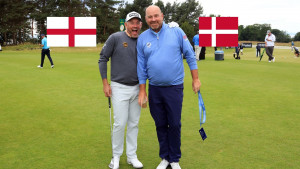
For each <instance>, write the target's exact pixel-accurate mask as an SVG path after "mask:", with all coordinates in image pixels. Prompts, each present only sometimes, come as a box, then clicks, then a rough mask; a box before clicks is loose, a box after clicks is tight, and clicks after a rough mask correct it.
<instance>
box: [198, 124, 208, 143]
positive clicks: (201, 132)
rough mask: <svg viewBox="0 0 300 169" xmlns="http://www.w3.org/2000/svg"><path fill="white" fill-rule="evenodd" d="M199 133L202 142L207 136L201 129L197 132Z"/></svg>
mask: <svg viewBox="0 0 300 169" xmlns="http://www.w3.org/2000/svg"><path fill="white" fill-rule="evenodd" d="M199 133H200V135H201V138H202V140H203V141H204V140H205V139H206V138H207V136H206V134H205V131H204V129H203V127H202V128H201V129H200V130H199Z"/></svg>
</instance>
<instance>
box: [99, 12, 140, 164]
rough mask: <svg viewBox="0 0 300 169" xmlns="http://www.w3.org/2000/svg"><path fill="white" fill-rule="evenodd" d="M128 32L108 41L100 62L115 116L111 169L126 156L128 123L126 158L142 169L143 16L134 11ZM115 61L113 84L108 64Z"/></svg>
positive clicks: (111, 36) (112, 76)
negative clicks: (139, 147)
mask: <svg viewBox="0 0 300 169" xmlns="http://www.w3.org/2000/svg"><path fill="white" fill-rule="evenodd" d="M125 27H126V30H125V32H116V33H114V34H112V35H110V36H109V38H108V39H107V41H106V42H105V44H104V46H103V48H102V51H101V53H100V59H99V62H98V63H99V70H100V74H101V77H102V83H103V92H104V94H105V96H106V97H111V99H112V105H113V114H114V125H113V134H112V149H113V158H112V160H111V162H110V164H109V167H110V168H113V169H118V168H119V161H120V156H121V155H122V154H123V145H124V133H125V126H126V124H127V135H126V155H127V162H128V164H132V165H133V167H134V168H142V167H143V164H142V163H141V162H140V161H139V160H138V158H137V154H136V150H137V136H138V123H139V119H140V114H141V106H140V105H139V104H138V94H139V82H138V78H137V50H136V43H137V38H138V36H139V34H140V30H141V27H142V19H141V15H140V14H139V13H137V12H134V11H133V12H130V13H128V14H127V16H126V20H125ZM109 58H111V84H110V85H109V83H108V80H107V62H108V61H109Z"/></svg>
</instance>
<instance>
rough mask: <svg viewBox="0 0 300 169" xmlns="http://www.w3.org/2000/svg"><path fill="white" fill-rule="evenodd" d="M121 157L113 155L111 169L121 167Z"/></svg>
mask: <svg viewBox="0 0 300 169" xmlns="http://www.w3.org/2000/svg"><path fill="white" fill-rule="evenodd" d="M119 163H120V157H117V156H116V157H113V158H112V159H111V161H110V163H109V165H108V167H109V168H111V169H119Z"/></svg>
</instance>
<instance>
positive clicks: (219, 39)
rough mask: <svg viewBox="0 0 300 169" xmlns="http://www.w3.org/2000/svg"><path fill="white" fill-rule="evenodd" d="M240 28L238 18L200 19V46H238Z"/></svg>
mask: <svg viewBox="0 0 300 169" xmlns="http://www.w3.org/2000/svg"><path fill="white" fill-rule="evenodd" d="M238 27H239V26H238V17H199V46H203V47H226V46H232V47H233V46H237V45H238V38H239V34H238Z"/></svg>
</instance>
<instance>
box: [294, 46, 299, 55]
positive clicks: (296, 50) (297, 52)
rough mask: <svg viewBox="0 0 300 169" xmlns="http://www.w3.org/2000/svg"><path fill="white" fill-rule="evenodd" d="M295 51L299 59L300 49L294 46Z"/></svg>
mask: <svg viewBox="0 0 300 169" xmlns="http://www.w3.org/2000/svg"><path fill="white" fill-rule="evenodd" d="M294 49H295V53H294V54H295V57H299V49H298V48H297V47H295V46H294Z"/></svg>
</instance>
